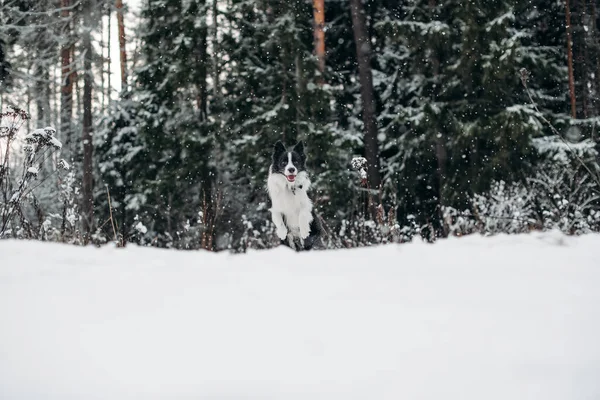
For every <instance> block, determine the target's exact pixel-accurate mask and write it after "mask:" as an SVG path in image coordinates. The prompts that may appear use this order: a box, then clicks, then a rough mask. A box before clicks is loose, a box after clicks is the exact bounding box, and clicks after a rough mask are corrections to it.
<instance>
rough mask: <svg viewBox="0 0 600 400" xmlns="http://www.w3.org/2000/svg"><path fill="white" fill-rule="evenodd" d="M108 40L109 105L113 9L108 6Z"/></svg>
mask: <svg viewBox="0 0 600 400" xmlns="http://www.w3.org/2000/svg"><path fill="white" fill-rule="evenodd" d="M107 25H108V39H107V43H106V51H107V53H108V60H107V64H108V65H107V68H106V69H107V71H106V76H107V81H108V82H107V86H108V104H109V105H110V104H111V98H112V97H111V96H112V76H111V74H112V68H111V67H112V56H111V54H110V49H111V42H112V7H111V6H110V4H109V6H108V24H107Z"/></svg>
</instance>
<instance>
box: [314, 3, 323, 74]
mask: <svg viewBox="0 0 600 400" xmlns="http://www.w3.org/2000/svg"><path fill="white" fill-rule="evenodd" d="M313 14H314V18H315V22H314V23H315V27H314V36H315V54H316V55H317V59H318V60H319V71H321V75H322V74H323V73H324V72H325V29H324V28H325V0H313ZM320 81H321V82H322V81H323V79H322V78H321V80H320Z"/></svg>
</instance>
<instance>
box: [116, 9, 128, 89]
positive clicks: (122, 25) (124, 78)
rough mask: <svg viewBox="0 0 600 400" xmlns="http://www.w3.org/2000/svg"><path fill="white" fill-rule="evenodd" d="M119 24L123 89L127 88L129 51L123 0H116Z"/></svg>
mask: <svg viewBox="0 0 600 400" xmlns="http://www.w3.org/2000/svg"><path fill="white" fill-rule="evenodd" d="M115 7H116V9H117V24H118V26H119V55H120V60H121V90H122V91H126V90H127V52H126V50H125V23H124V21H123V0H116V4H115Z"/></svg>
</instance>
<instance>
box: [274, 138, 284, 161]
mask: <svg viewBox="0 0 600 400" xmlns="http://www.w3.org/2000/svg"><path fill="white" fill-rule="evenodd" d="M282 153H285V146H284V145H283V143H282V142H281V140H278V141H277V143H275V146H273V162H276V161H277V158H279V156H280V155H281V154H282Z"/></svg>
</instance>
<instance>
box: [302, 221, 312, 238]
mask: <svg viewBox="0 0 600 400" xmlns="http://www.w3.org/2000/svg"><path fill="white" fill-rule="evenodd" d="M308 235H310V225H309V224H306V225H304V224H302V225H300V238H301V239H303V240H304V239H306V238H307V237H308Z"/></svg>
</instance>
